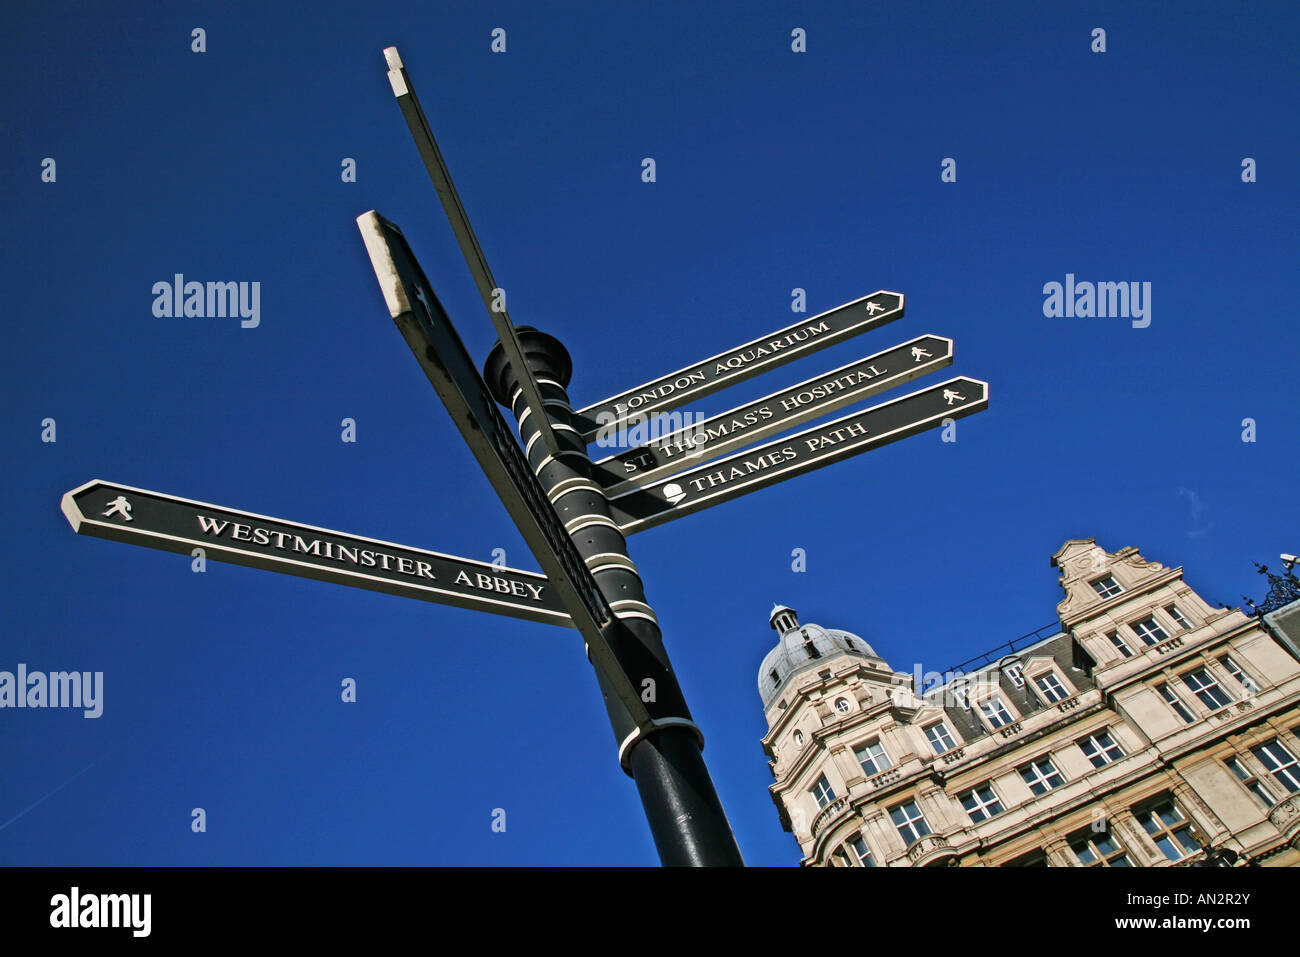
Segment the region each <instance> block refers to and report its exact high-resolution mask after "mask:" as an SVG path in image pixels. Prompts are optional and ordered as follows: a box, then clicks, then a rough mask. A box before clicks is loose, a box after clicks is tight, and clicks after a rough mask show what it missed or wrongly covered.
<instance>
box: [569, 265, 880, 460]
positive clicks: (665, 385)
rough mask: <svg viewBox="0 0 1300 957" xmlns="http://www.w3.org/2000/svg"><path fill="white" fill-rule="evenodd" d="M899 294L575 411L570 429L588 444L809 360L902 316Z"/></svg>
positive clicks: (830, 314)
mask: <svg viewBox="0 0 1300 957" xmlns="http://www.w3.org/2000/svg"><path fill="white" fill-rule="evenodd" d="M903 306H904V303H903V294H902V293H899V292H887V291H885V290H883V289H882V290H880V291H879V292H873V293H872V294H871V295H869V296H863V297H862V298H861V299H855V300H853V302H846V303H845V304H844V305H842V306H836V307H835V308H834V309H830V310H828V311H826V312H823V313H820V314H818V315H816V316H813V317H812V318H811V319H804V320H801V321H800V322H796V323H795V324H794V325H790V326H786V327H785V328H784V329H778V330H777V331H776V332H773V333H771V334H769V335H766V336H762V337H761V338H758V339H754V340H752V341H750V342H746V343H744V344H743V345H739V346H736V347H735V348H734V349H729V350H727V351H726V352H720V353H718V354H717V355H716V356H712V357H710V358H708V359H705V360H703V361H702V362H697V363H695V364H694V365H690V366H686V367H685V368H684V369H678V370H677V371H676V372H673V373H670V374H669V375H666V376H660V377H659V378H658V379H652V380H651V381H649V382H647V383H646V384H645V385H641V386H637V387H636V388H635V389H628V390H627V391H626V392H621V393H619V394H618V395H615V396H610V397H609V398H608V399H605V400H604V401H603V402H597V403H596V404H595V405H590V406H587V408H585V409H582V410H581V411H579V412H578V413H577V414H576V416H575V425H577V426H578V427H579V429H581V431H582V434H583V437H584V438H585V439H586V440H587V441H588V442H590V441H592V440H593V439H595V438H596V436H597V435H598V434H599V433H600V432H601V430H602V429H608V428H617V427H618V426H619V425H621V424H623V423H626V422H628V421H629V420H632V419H636V418H640V417H644V416H648V415H654V414H655V413H658V412H666V411H668V410H669V409H675V408H677V407H678V406H681V405H684V404H685V403H687V402H692V401H694V400H695V399H700V398H703V397H704V396H706V395H711V394H712V393H714V392H716V391H718V390H719V389H723V388H726V387H727V386H729V385H735V384H736V383H737V382H743V381H744V380H746V379H749V378H751V377H753V376H756V375H758V374H759V373H762V372H766V371H767V370H768V369H773V368H775V367H777V366H779V365H784V364H785V363H787V362H790V361H792V360H795V359H801V358H803V357H804V356H807V355H811V354H812V353H814V352H816V351H818V350H819V349H824V348H826V347H827V346H830V345H834V344H835V343H837V342H843V341H844V340H845V339H849V338H851V337H853V336H856V335H859V334H860V333H863V332H866V331H868V330H870V329H877V328H879V327H880V326H883V325H884V324H885V323H887V322H893V321H894V320H895V319H901V318H902V316H903Z"/></svg>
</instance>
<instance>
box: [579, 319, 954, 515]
mask: <svg viewBox="0 0 1300 957" xmlns="http://www.w3.org/2000/svg"><path fill="white" fill-rule="evenodd" d="M952 354H953V350H952V340H951V339H945V338H943V337H942V336H921V337H920V338H917V339H913V340H912V341H911V342H905V343H903V344H902V345H901V346H894V348H892V349H887V350H885V351H884V352H877V353H876V354H875V355H873V356H868V357H867V358H865V359H859V360H858V361H857V362H850V363H849V364H848V365H845V366H840V367H839V368H838V369H833V370H832V371H830V372H826V373H823V374H822V375H819V376H813V378H811V379H806V380H804V381H803V382H800V383H799V384H798V385H792V386H790V388H788V389H782V390H781V391H780V392H773V393H772V394H771V395H768V396H764V397H763V398H761V399H757V400H755V401H754V402H749V403H747V404H745V405H741V406H737V407H736V408H734V409H732V410H731V411H729V412H723V413H721V414H720V415H715V416H713V417H712V418H710V419H706V420H704V421H703V422H700V423H698V424H696V425H691V426H686V427H683V428H681V429H678V430H676V431H674V432H670V433H668V434H667V435H663V436H660V437H659V438H655V439H652V440H650V441H649V442H647V443H646V444H645V445H643V446H639V447H637V448H632V449H627V450H626V451H623V452H619V453H617V454H615V455H611V456H609V458H605V459H601V460H600V461H599V462H595V463H593V466H594V468H595V472H594V473H593V478H595V479H596V481H597V482H599V483H600V485H601V487H602V488H603V489H604V490H605V493H606V494H607V495H614V494H617V493H618V492H622V491H625V490H627V489H628V488H632V487H638V486H643V485H645V484H646V483H647V482H648V481H650V480H651V479H654V478H658V477H659V476H661V475H664V474H667V473H670V472H675V471H678V470H680V469H685V468H691V467H694V466H696V465H700V464H703V463H704V462H708V461H710V460H712V459H715V458H717V457H718V456H719V455H723V454H725V453H727V452H730V451H732V450H733V449H738V448H743V447H744V446H746V445H751V444H753V443H755V442H758V441H760V440H762V439H765V438H767V437H768V436H771V435H776V434H778V433H780V432H784V431H786V430H787V429H792V428H794V427H795V426H797V425H802V424H803V423H805V422H811V421H813V420H814V419H819V418H821V417H822V416H825V415H829V414H830V413H832V412H836V411H838V410H839V409H843V408H845V407H846V406H850V405H852V404H853V403H855V402H859V401H861V400H862V399H866V398H870V397H871V396H873V395H877V394H879V393H881V392H884V391H886V390H887V389H892V388H894V387H895V386H899V385H903V384H904V383H907V382H911V381H912V380H913V379H917V378H920V377H921V376H923V375H926V374H927V373H930V372H934V371H935V370H937V369H942V368H944V367H946V366H950V365H952ZM655 424H656V422H655V420H653V419H652V420H651V422H650V423H643V424H642V427H643V428H644V427H647V426H654V425H655ZM633 434H635V429H634V431H633ZM601 438H603V436H601V437H598V439H597V442H599V441H600V440H601Z"/></svg>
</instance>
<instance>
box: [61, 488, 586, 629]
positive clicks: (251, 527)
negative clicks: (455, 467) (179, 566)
mask: <svg viewBox="0 0 1300 957" xmlns="http://www.w3.org/2000/svg"><path fill="white" fill-rule="evenodd" d="M62 507H63V514H64V515H65V516H67V519H68V521H69V522H70V523H71V524H72V529H73V531H75V532H77V533H78V534H81V535H94V536H97V537H98V538H108V539H112V540H113V541H117V542H126V543H127V544H129V545H144V546H146V547H148V548H158V549H162V550H164V551H169V552H180V553H182V554H186V555H188V554H192V553H193V551H194V549H196V548H201V549H203V552H204V555H205V556H206V557H209V558H212V559H214V560H216V561H222V562H229V563H231V564H234V565H248V566H251V567H253V568H263V569H267V570H269V571H276V572H284V573H286V574H289V575H298V576H299V577H302V578H315V579H317V580H319V581H327V582H334V583H335V584H338V585H351V586H353V587H355V588H366V589H369V590H370V591H380V592H386V593H387V594H390V595H402V596H404V597H406V598H419V599H421V600H423V601H432V602H437V603H439V604H442V605H455V606H457V607H459V608H469V609H473V610H475V611H490V612H495V613H496V614H499V615H509V616H510V617H512V618H524V619H527V620H529V621H540V622H545V623H547V624H552V625H566V626H569V627H572V625H573V621H572V619H570V617H569V615H568V613H567V612H566V611H565V610H564V606H563V605H562V604H561V603H560V600H559V597H558V596H557V595H556V594H555V589H553V588H552V587H551V583H550V580H549V579H547V578H546V577H545V576H544V575H538V574H535V573H533V572H524V571H519V570H518V569H514V568H502V567H500V566H497V565H489V564H487V563H486V562H476V561H472V560H471V559H468V558H457V557H455V556H454V555H443V554H441V553H439V552H430V551H426V550H424V549H421V548H410V547H408V546H406V545H394V544H393V543H392V542H385V541H380V540H378V539H374V538H359V537H358V536H356V535H348V534H346V533H344V532H336V531H333V530H331V529H328V528H317V527H316V526H314V525H302V524H300V523H298V522H286V521H285V520H284V519H281V518H271V517H269V516H266V515H258V514H256V513H254V512H242V511H236V510H235V509H230V508H223V507H222V506H220V505H210V504H208V503H207V502H196V501H193V500H192V499H188V498H179V497H177V496H175V495H164V494H162V493H161V492H150V491H148V490H146V489H140V488H132V487H131V486H129V485H117V484H114V483H112V482H103V481H100V480H98V479H96V480H95V481H92V482H87V483H86V484H85V485H82V486H81V487H80V488H75V489H73V490H72V491H71V492H68V493H67V494H66V495H64V496H63V504H62Z"/></svg>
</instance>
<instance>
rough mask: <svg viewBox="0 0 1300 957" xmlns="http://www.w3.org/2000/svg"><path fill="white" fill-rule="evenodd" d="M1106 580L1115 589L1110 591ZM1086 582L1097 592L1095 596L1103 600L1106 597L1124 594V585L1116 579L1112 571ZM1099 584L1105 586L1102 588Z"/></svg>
mask: <svg viewBox="0 0 1300 957" xmlns="http://www.w3.org/2000/svg"><path fill="white" fill-rule="evenodd" d="M1106 582H1110V585H1113V586H1114V588H1115V590H1114V591H1111V590H1110V586H1107V585H1105V583H1106ZM1088 584H1089V585H1090V586H1092V590H1093V591H1094V592H1096V593H1097V597H1098V598H1100V599H1102V600H1103V601H1105V600H1106V599H1107V598H1114V597H1115V596H1116V595H1122V594H1124V586H1123V585H1121V584H1120V583H1119V582H1118V581H1116V579H1115V574H1114V572H1107V573H1106V574H1104V575H1102V576H1101V577H1100V578H1094V579H1093V580H1092V581H1090V582H1088ZM1101 586H1105V587H1104V588H1103V587H1101Z"/></svg>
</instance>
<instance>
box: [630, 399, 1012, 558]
mask: <svg viewBox="0 0 1300 957" xmlns="http://www.w3.org/2000/svg"><path fill="white" fill-rule="evenodd" d="M988 405H989V386H988V383H987V382H982V381H980V380H979V379H968V378H965V377H959V378H956V379H949V380H948V381H947V382H944V383H941V384H939V385H936V386H933V387H932V388H929V389H923V390H921V391H920V392H913V393H911V394H910V395H905V396H902V397H901V398H898V399H893V400H891V401H889V402H883V403H881V404H880V405H874V406H872V407H871V408H869V409H865V410H862V411H859V412H853V413H851V414H849V415H846V416H842V417H840V418H838V419H834V420H832V421H831V422H827V423H825V424H823V425H818V426H814V427H813V428H811V429H805V430H804V431H802V432H797V433H795V434H794V435H788V436H785V437H783V438H780V439H777V440H776V441H775V442H769V443H768V444H767V445H761V446H759V447H758V448H755V449H750V450H749V451H747V452H741V453H739V454H737V455H732V456H730V457H729V458H725V459H722V460H721V461H720V462H712V463H710V464H708V465H702V466H699V467H698V468H694V469H691V470H689V471H686V472H681V473H679V474H677V475H674V476H672V477H671V478H668V479H663V480H661V481H658V482H654V483H652V484H650V485H647V486H645V487H644V488H639V489H636V490H635V491H632V492H628V493H626V494H624V495H620V496H618V497H617V498H614V499H611V500H610V503H609V508H610V514H611V515H612V516H613V517H614V520H615V521H616V522H617V523H618V525H619V528H620V529H621V530H622V532H623V534H624V535H630V534H632V533H633V532H640V531H644V530H645V529H647V528H653V527H654V526H655V525H659V524H661V523H663V522H667V521H669V520H671V519H674V518H678V517H679V516H682V515H689V514H690V513H691V512H698V511H699V510H700V509H702V508H708V507H709V506H710V505H717V504H718V503H720V502H726V501H729V500H730V499H733V498H736V497H737V496H740V495H744V494H745V493H746V492H753V491H756V490H758V489H760V488H766V487H767V486H769V485H772V484H775V483H776V482H780V481H782V480H784V479H788V478H793V477H794V476H796V475H802V474H803V473H805V472H811V471H812V470H813V469H818V468H821V467H822V466H823V465H830V464H831V463H832V462H839V461H842V460H843V459H846V458H848V457H849V456H852V455H857V454H859V453H861V452H866V451H869V450H871V449H875V448H879V447H880V446H882V445H887V444H889V443H890V442H894V441H897V440H898V439H903V438H907V437H908V436H909V435H915V434H917V433H918V432H923V431H925V430H926V429H929V428H933V427H934V426H936V425H941V424H943V420H944V419H960V418H962V417H963V416H967V415H971V414H973V413H975V412H981V411H983V410H984V409H987V408H988Z"/></svg>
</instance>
